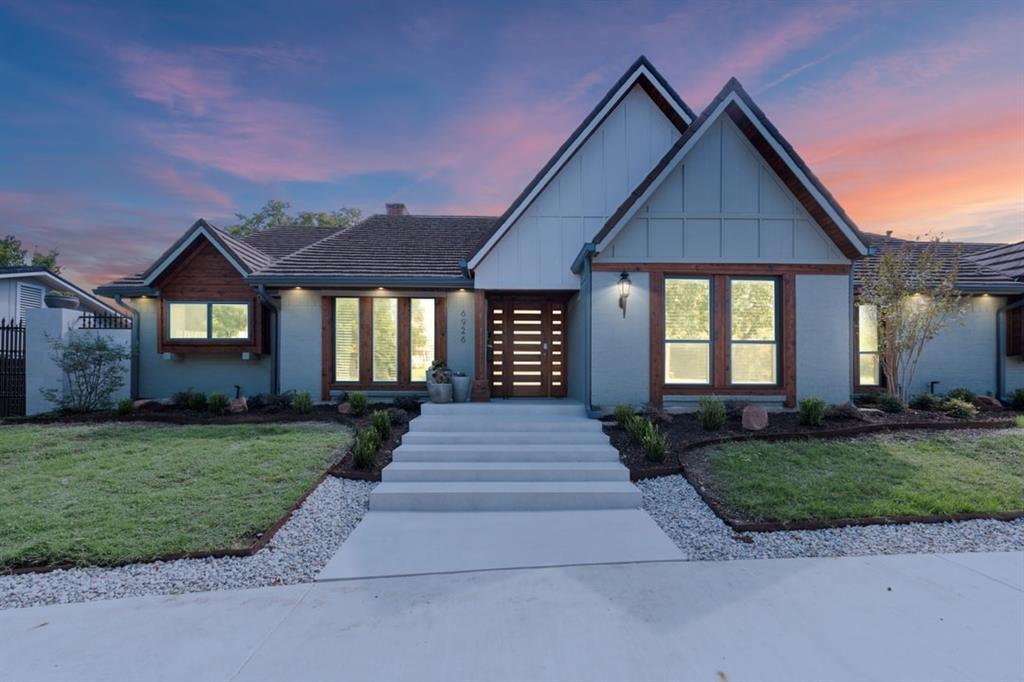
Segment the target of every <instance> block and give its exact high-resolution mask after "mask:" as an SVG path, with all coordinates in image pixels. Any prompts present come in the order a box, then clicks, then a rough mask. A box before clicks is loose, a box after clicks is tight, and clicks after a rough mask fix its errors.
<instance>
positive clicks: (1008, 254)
mask: <svg viewBox="0 0 1024 682" xmlns="http://www.w3.org/2000/svg"><path fill="white" fill-rule="evenodd" d="M968 258H969V259H970V260H971V261H973V262H975V263H977V264H978V265H980V266H982V267H984V268H988V269H990V270H998V271H999V272H1002V273H1004V274H1006V275H1009V276H1010V277H1013V278H1015V279H1017V280H1018V281H1021V282H1024V241H1021V242H1017V243H1016V244H1000V245H999V246H993V247H992V248H989V249H985V250H983V251H978V252H976V253H972V254H971V255H970V256H968Z"/></svg>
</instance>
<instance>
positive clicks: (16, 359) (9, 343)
mask: <svg viewBox="0 0 1024 682" xmlns="http://www.w3.org/2000/svg"><path fill="white" fill-rule="evenodd" d="M24 414H25V325H24V323H23V322H21V321H20V320H13V319H12V320H4V319H0V417H20V416H22V415H24Z"/></svg>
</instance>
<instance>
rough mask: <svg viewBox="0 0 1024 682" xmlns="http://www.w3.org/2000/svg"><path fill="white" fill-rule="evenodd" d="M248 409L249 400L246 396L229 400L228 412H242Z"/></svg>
mask: <svg viewBox="0 0 1024 682" xmlns="http://www.w3.org/2000/svg"><path fill="white" fill-rule="evenodd" d="M248 411H249V401H248V400H247V399H246V398H245V396H242V397H241V398H235V399H234V400H229V401H228V412H231V413H233V414H240V413H242V412H248Z"/></svg>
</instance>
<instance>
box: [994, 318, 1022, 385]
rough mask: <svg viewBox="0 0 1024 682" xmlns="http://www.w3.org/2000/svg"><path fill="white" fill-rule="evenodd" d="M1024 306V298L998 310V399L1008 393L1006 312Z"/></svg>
mask: <svg viewBox="0 0 1024 682" xmlns="http://www.w3.org/2000/svg"><path fill="white" fill-rule="evenodd" d="M1021 306H1024V298H1022V299H1021V300H1019V301H1017V302H1015V303H1007V304H1006V305H1004V306H1003V307H1002V308H1000V309H999V310H997V311H996V400H1002V399H1003V395H1004V394H1005V393H1006V313H1007V312H1009V311H1011V310H1016V309H1017V308H1020V307H1021Z"/></svg>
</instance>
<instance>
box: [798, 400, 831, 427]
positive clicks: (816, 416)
mask: <svg viewBox="0 0 1024 682" xmlns="http://www.w3.org/2000/svg"><path fill="white" fill-rule="evenodd" d="M826 407H827V405H825V401H824V400H822V399H821V398H804V399H803V400H801V401H800V423H801V424H806V425H807V426H821V423H822V422H823V421H825V408H826Z"/></svg>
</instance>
